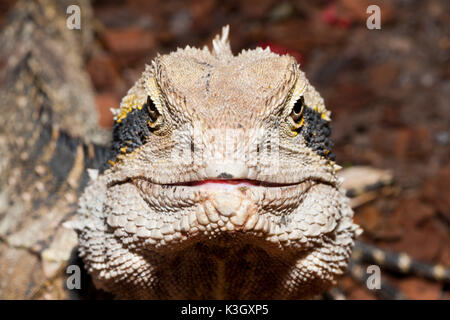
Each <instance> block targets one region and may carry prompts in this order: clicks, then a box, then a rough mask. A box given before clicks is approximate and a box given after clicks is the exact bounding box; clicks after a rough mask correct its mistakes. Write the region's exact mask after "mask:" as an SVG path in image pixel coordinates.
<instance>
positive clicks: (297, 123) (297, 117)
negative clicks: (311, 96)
mask: <svg viewBox="0 0 450 320" xmlns="http://www.w3.org/2000/svg"><path fill="white" fill-rule="evenodd" d="M304 107H305V100H304V98H303V97H300V98H299V99H298V100H297V101H296V102H295V104H294V106H293V107H292V111H291V114H290V115H289V116H290V118H291V119H292V122H291V123H292V130H293V131H297V130H298V129H299V128H300V127H301V126H302V124H303V122H304V121H305V119H304V114H303V111H304ZM297 133H298V132H297Z"/></svg>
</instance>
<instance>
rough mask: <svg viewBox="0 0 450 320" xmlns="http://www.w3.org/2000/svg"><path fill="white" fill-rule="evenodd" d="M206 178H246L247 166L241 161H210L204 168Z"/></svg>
mask: <svg viewBox="0 0 450 320" xmlns="http://www.w3.org/2000/svg"><path fill="white" fill-rule="evenodd" d="M205 173H206V177H205V178H206V179H217V178H219V179H247V178H248V167H247V165H246V164H245V163H244V162H242V161H212V162H209V163H208V164H207V165H206V168H205Z"/></svg>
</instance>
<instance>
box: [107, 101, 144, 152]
mask: <svg viewBox="0 0 450 320" xmlns="http://www.w3.org/2000/svg"><path fill="white" fill-rule="evenodd" d="M149 120H150V114H149V111H148V105H147V103H145V104H144V105H143V106H142V108H141V109H134V110H132V111H131V112H129V113H128V114H127V116H126V118H124V119H122V121H121V122H115V123H114V126H113V142H112V147H111V151H112V152H111V153H112V159H115V158H116V157H117V155H118V154H120V153H124V152H123V150H126V153H129V152H131V151H133V150H135V149H136V148H138V147H140V146H142V145H144V144H145V143H146V142H147V139H148V137H149V136H150V134H151V133H152V131H151V128H150V127H149V125H148V122H149ZM125 148H126V149H125ZM113 161H114V160H113Z"/></svg>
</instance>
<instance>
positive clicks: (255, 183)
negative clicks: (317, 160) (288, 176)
mask: <svg viewBox="0 0 450 320" xmlns="http://www.w3.org/2000/svg"><path fill="white" fill-rule="evenodd" d="M298 184H300V183H276V182H267V181H260V180H250V179H206V180H198V181H189V182H182V183H175V184H173V185H175V186H186V187H199V186H214V185H218V186H220V185H232V186H233V185H234V186H238V187H241V186H247V187H266V188H280V187H288V186H294V185H298Z"/></svg>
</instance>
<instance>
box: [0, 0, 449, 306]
mask: <svg viewBox="0 0 450 320" xmlns="http://www.w3.org/2000/svg"><path fill="white" fill-rule="evenodd" d="M14 2H15V1H9V0H6V1H1V2H0V12H1V13H0V23H3V22H4V19H5V17H6V14H7V12H8V10H9V9H10V8H11V7H12V6H13V4H14ZM371 4H376V5H378V6H379V7H380V9H381V30H369V29H367V27H366V20H367V18H368V17H369V14H367V13H366V9H367V7H368V6H369V5H371ZM449 6H450V3H449V1H446V0H441V1H439V0H430V1H418V0H397V1H376V0H368V1H366V0H327V1H325V0H322V1H276V0H249V1H217V0H205V1H200V0H190V1H153V0H150V1H144V0H121V1H118V0H115V1H106V0H99V1H93V8H94V12H93V14H94V20H93V22H92V24H93V27H94V30H95V35H94V40H93V42H92V45H91V46H90V48H89V50H88V51H89V52H88V57H87V62H86V68H87V70H88V72H89V74H90V76H91V79H92V83H93V85H94V88H95V94H96V104H97V107H98V109H99V111H100V114H101V117H100V125H101V126H103V127H106V128H108V127H110V126H111V124H112V115H111V114H110V111H109V109H110V108H112V107H114V108H116V107H118V105H119V103H120V99H121V97H122V96H124V95H125V93H126V92H127V90H128V89H129V88H130V87H131V86H132V84H133V83H134V82H135V81H136V80H137V79H138V77H139V76H140V74H141V72H142V71H143V70H144V65H145V63H150V61H151V59H152V58H153V57H154V56H155V55H156V53H158V52H159V53H168V52H170V51H172V50H173V49H176V48H177V47H184V46H186V45H187V44H189V45H193V46H199V47H202V46H204V45H208V46H209V45H210V44H211V40H212V39H213V37H214V36H215V35H216V34H217V33H219V32H220V30H221V28H222V26H224V25H227V24H229V25H230V27H231V32H230V39H231V46H232V49H233V52H234V53H238V52H239V51H241V50H242V49H244V48H254V47H256V46H262V47H267V46H269V47H270V48H271V50H273V51H274V52H277V53H280V54H284V53H288V54H290V55H292V56H294V57H295V58H296V59H297V60H298V61H299V62H300V63H301V65H302V69H303V71H305V72H306V75H307V77H308V78H309V80H310V82H311V83H312V84H313V85H314V86H315V87H316V88H317V89H318V91H319V92H320V93H321V94H322V96H323V97H324V99H325V102H326V106H327V108H328V109H329V110H331V111H332V118H333V124H332V130H333V134H332V135H333V140H334V143H335V153H336V155H337V162H338V163H340V164H341V165H343V166H350V165H370V166H374V167H377V168H383V169H389V170H392V172H393V174H394V177H395V181H396V185H395V188H394V189H395V190H394V192H391V193H390V194H389V195H386V196H384V197H381V198H379V199H377V200H375V201H372V202H370V203H368V204H365V205H364V206H362V207H360V208H358V209H357V211H356V220H357V222H358V223H359V224H360V225H361V226H362V227H363V228H364V230H365V233H364V234H363V236H362V238H363V239H365V240H367V241H368V242H370V243H374V244H377V245H379V246H381V247H383V248H387V249H390V250H395V251H406V252H408V253H409V254H410V255H411V256H413V257H414V258H416V259H420V260H424V261H427V262H430V263H442V264H444V265H446V266H450V233H449V226H450V164H449V159H450V105H449V100H450V68H449V66H450V64H449V62H450V10H449V9H450V8H449ZM81 9H82V10H83V8H81ZM383 275H384V274H383ZM384 276H386V277H387V278H388V279H389V280H390V281H392V282H393V283H394V284H395V285H397V286H398V287H400V288H401V289H402V290H403V291H404V292H405V293H406V295H407V297H409V298H415V299H439V298H448V288H443V287H442V285H441V284H439V283H436V282H431V281H427V280H423V279H419V278H415V277H409V276H408V277H402V276H400V275H387V274H386V275H384ZM342 284H343V287H344V288H345V289H346V291H347V292H348V293H349V298H358V299H372V298H375V297H374V296H372V295H371V293H370V292H368V291H367V290H365V289H364V288H362V287H359V286H358V285H357V284H356V283H354V282H353V281H352V280H351V279H347V278H346V279H343V281H342ZM443 289H445V290H444V291H443ZM443 295H444V296H443Z"/></svg>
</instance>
